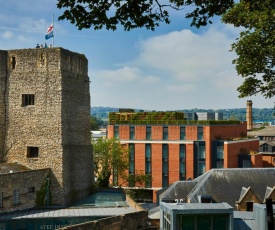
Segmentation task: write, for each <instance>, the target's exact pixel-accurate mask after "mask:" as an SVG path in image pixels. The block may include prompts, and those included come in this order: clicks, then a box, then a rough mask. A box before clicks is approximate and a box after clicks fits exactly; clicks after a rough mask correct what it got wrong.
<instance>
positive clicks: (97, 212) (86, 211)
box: [0, 207, 137, 221]
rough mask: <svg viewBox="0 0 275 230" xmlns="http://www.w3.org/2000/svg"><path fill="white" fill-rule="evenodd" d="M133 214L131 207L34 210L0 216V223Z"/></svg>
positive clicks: (133, 210)
mask: <svg viewBox="0 0 275 230" xmlns="http://www.w3.org/2000/svg"><path fill="white" fill-rule="evenodd" d="M133 212H137V211H136V210H135V209H134V208H132V207H113V208H63V209H34V210H26V211H19V212H13V213H3V214H0V221H5V220H18V219H34V218H57V217H58V218H61V217H88V216H89V217H91V216H95V217H96V216H97V217H109V216H119V215H124V214H127V213H133Z"/></svg>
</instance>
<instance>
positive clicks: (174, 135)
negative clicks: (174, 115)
mask: <svg viewBox="0 0 275 230" xmlns="http://www.w3.org/2000/svg"><path fill="white" fill-rule="evenodd" d="M168 135H169V136H168V139H169V140H179V139H180V127H179V126H175V125H174V126H168Z"/></svg>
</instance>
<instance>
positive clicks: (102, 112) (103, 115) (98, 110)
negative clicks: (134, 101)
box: [91, 106, 275, 121]
mask: <svg viewBox="0 0 275 230" xmlns="http://www.w3.org/2000/svg"><path fill="white" fill-rule="evenodd" d="M118 110H119V108H112V107H101V106H100V107H92V108H91V115H92V116H95V117H97V118H100V119H103V120H107V119H108V113H109V112H118ZM135 110H136V111H139V110H141V109H135ZM167 111H169V110H167ZM177 111H180V112H188V113H192V112H219V113H223V118H224V120H228V119H229V118H230V119H235V120H240V121H245V120H246V108H240V109H218V110H213V109H208V110H206V109H191V110H188V109H183V110H177ZM252 113H253V121H273V120H275V116H273V113H274V109H273V108H271V109H266V108H265V109H257V108H253V109H252Z"/></svg>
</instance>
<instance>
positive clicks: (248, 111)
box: [246, 100, 253, 130]
mask: <svg viewBox="0 0 275 230" xmlns="http://www.w3.org/2000/svg"><path fill="white" fill-rule="evenodd" d="M246 122H247V130H252V128H253V123H252V101H251V100H247V102H246Z"/></svg>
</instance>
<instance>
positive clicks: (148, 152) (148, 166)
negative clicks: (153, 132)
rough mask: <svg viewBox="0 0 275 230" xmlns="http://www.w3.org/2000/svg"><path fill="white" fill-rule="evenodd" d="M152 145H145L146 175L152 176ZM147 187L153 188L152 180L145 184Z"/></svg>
mask: <svg viewBox="0 0 275 230" xmlns="http://www.w3.org/2000/svg"><path fill="white" fill-rule="evenodd" d="M151 160H152V158H151V144H146V145H145V174H146V175H149V176H151V170H152V169H151ZM145 187H147V188H149V187H152V180H148V181H146V183H145Z"/></svg>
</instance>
